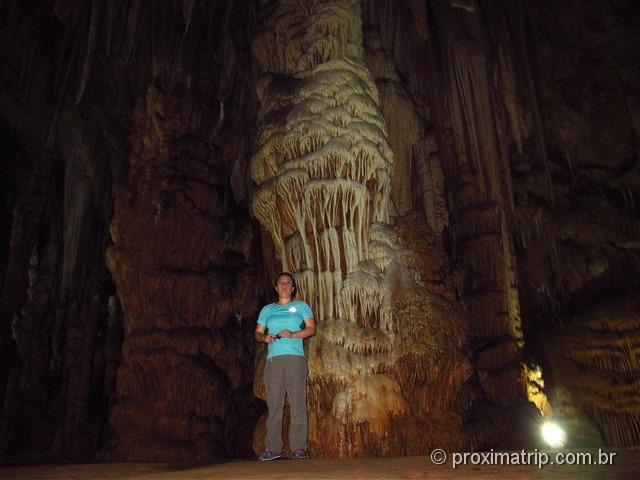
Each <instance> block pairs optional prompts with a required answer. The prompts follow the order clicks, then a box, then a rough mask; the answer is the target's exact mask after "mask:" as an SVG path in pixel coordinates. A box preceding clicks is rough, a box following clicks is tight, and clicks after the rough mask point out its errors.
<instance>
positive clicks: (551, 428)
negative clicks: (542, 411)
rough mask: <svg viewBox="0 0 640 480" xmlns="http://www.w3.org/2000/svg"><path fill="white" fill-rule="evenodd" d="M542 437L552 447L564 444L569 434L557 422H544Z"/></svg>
mask: <svg viewBox="0 0 640 480" xmlns="http://www.w3.org/2000/svg"><path fill="white" fill-rule="evenodd" d="M541 430H542V437H543V438H544V440H545V441H546V442H547V443H548V444H549V446H550V447H551V448H559V447H563V446H564V442H565V440H566V438H567V434H566V433H565V432H564V430H563V429H562V428H560V426H559V425H558V424H557V423H553V422H545V423H544V424H542V429H541Z"/></svg>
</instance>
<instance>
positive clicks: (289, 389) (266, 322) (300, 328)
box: [254, 272, 316, 461]
mask: <svg viewBox="0 0 640 480" xmlns="http://www.w3.org/2000/svg"><path fill="white" fill-rule="evenodd" d="M275 289H276V293H277V294H278V301H277V302H275V303H270V304H268V305H265V306H264V307H263V308H262V310H261V311H260V315H259V316H258V324H257V325H256V331H255V334H254V336H255V339H256V341H258V342H264V343H266V344H267V345H268V347H267V348H268V353H267V363H266V365H265V368H264V385H265V389H266V392H267V407H268V408H269V417H268V419H267V438H266V442H265V451H264V452H263V453H262V455H260V457H258V460H263V461H264V460H275V459H277V458H281V457H282V448H283V445H282V412H283V410H284V399H285V392H286V394H287V396H288V397H289V407H290V410H291V420H290V425H289V444H290V445H291V451H292V457H293V458H298V459H300V458H307V373H308V369H307V361H306V359H305V358H304V349H303V345H302V339H303V338H308V337H310V336H312V335H313V334H315V333H316V327H315V322H314V320H313V313H312V312H311V308H310V307H309V305H307V304H306V303H305V302H303V301H298V300H294V297H295V295H296V281H295V279H294V278H293V275H292V274H290V273H289V272H280V273H279V274H278V275H276V278H275Z"/></svg>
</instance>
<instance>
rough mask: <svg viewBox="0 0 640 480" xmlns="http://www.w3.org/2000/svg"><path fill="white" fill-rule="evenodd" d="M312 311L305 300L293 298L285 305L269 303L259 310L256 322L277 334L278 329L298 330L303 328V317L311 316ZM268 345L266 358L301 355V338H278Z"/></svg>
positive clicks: (271, 333)
mask: <svg viewBox="0 0 640 480" xmlns="http://www.w3.org/2000/svg"><path fill="white" fill-rule="evenodd" d="M312 317H313V312H312V311H311V307H309V305H307V304H306V302H303V301H300V300H294V301H292V302H289V303H287V304H286V305H280V304H278V303H270V304H269V305H265V306H264V307H262V310H260V315H259V316H258V323H259V324H260V325H264V326H265V327H267V333H268V334H270V335H277V334H278V333H279V332H280V330H289V331H290V332H292V333H293V332H299V331H300V330H303V329H304V328H305V325H304V319H305V318H312ZM267 347H268V353H267V358H271V357H277V356H279V355H302V356H303V357H304V348H303V345H302V339H301V338H279V339H277V340H276V341H275V342H271V343H270V344H269V345H267Z"/></svg>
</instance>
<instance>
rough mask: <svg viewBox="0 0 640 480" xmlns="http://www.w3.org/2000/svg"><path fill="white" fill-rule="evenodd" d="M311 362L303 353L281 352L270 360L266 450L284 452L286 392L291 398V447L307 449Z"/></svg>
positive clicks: (265, 380)
mask: <svg viewBox="0 0 640 480" xmlns="http://www.w3.org/2000/svg"><path fill="white" fill-rule="evenodd" d="M307 373H308V369H307V361H306V359H305V358H304V357H302V356H300V355H279V356H277V357H273V358H270V359H267V364H266V366H265V368H264V386H265V389H266V391H267V406H268V407H269V418H268V419H267V439H266V445H265V447H266V449H267V450H271V451H272V452H275V453H280V452H282V412H283V410H284V395H285V392H286V394H287V397H288V398H289V409H290V412H291V421H290V425H289V445H290V446H291V450H295V449H297V448H303V449H304V450H306V449H307Z"/></svg>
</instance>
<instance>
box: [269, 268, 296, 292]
mask: <svg viewBox="0 0 640 480" xmlns="http://www.w3.org/2000/svg"><path fill="white" fill-rule="evenodd" d="M284 276H287V277H289V278H290V279H291V283H292V284H293V290H292V291H291V298H296V293H297V292H298V286H297V285H296V279H295V277H294V276H293V273H289V272H280V273H278V274H277V275H276V276H275V278H274V280H273V285H274V286H275V287H277V286H278V280H279V279H280V277H284Z"/></svg>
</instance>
